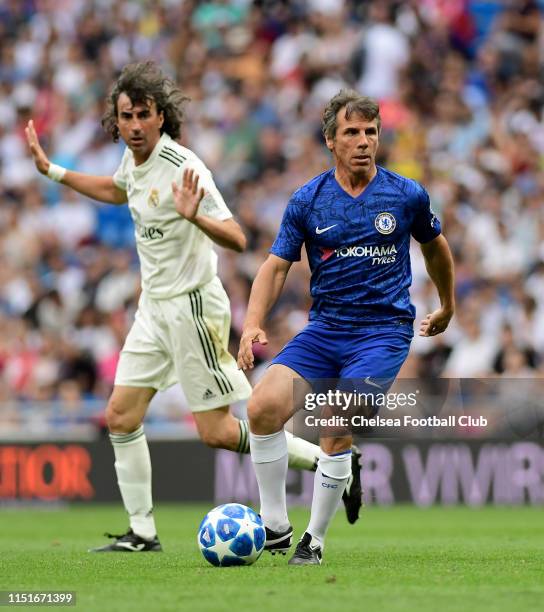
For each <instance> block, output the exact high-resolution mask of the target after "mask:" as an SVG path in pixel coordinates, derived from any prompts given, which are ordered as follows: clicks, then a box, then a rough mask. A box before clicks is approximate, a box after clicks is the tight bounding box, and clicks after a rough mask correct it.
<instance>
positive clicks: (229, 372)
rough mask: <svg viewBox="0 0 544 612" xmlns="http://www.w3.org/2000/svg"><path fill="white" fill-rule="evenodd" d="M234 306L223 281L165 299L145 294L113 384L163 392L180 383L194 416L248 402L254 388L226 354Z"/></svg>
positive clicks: (217, 279) (140, 302) (211, 282)
mask: <svg viewBox="0 0 544 612" xmlns="http://www.w3.org/2000/svg"><path fill="white" fill-rule="evenodd" d="M229 332H230V302H229V298H228V297H227V294H226V293H225V290H224V289H223V286H222V285H221V281H220V280H219V278H217V277H215V278H214V279H213V280H212V281H210V282H209V283H208V284H207V285H204V286H203V287H200V288H199V289H196V290H195V291H192V292H191V293H187V294H183V295H179V296H177V297H174V298H169V299H166V300H154V299H152V298H150V297H148V296H147V295H146V294H145V292H144V293H142V295H141V297H140V301H139V303H138V310H137V312H136V318H135V320H134V324H133V325H132V327H131V329H130V332H129V334H128V336H127V339H126V341H125V344H124V346H123V350H122V351H121V356H120V358H119V364H118V365H117V372H116V375H115V384H116V385H123V386H127V387H151V388H153V389H157V390H159V391H162V390H163V389H167V388H168V387H171V386H172V385H174V384H175V383H177V382H179V383H180V385H181V387H182V389H183V392H184V393H185V396H186V397H187V401H188V403H189V407H190V408H191V410H192V411H193V412H201V411H204V410H213V409H214V408H219V407H221V406H228V405H229V404H231V403H233V402H236V401H239V400H244V399H247V398H248V397H249V396H250V395H251V385H250V384H249V382H248V380H247V378H246V376H245V374H244V373H243V372H242V371H241V370H239V369H238V366H237V365H236V361H235V360H234V358H233V357H232V355H231V354H230V353H229V352H228V341H229Z"/></svg>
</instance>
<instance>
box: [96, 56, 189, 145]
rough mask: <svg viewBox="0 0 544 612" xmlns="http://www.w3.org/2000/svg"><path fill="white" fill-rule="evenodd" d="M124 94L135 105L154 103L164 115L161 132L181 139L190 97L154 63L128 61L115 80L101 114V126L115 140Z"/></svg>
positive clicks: (117, 138) (117, 134) (116, 140)
mask: <svg viewBox="0 0 544 612" xmlns="http://www.w3.org/2000/svg"><path fill="white" fill-rule="evenodd" d="M122 93H125V94H126V95H127V96H128V97H129V98H130V101H131V102H132V104H142V103H144V104H145V103H148V102H150V101H153V102H155V104H156V105H157V112H159V113H160V112H161V111H162V112H163V114H164V123H163V124H162V127H161V134H162V133H163V132H166V133H167V134H168V135H169V136H170V137H171V138H173V139H174V140H175V139H177V138H179V136H180V134H181V124H182V123H183V119H184V112H183V110H184V109H183V107H184V105H185V103H186V102H187V101H188V100H189V98H188V97H187V96H184V95H183V94H182V93H181V90H180V89H179V87H177V86H176V84H175V83H174V82H173V81H172V80H171V79H169V78H168V77H167V76H165V75H164V74H163V73H162V71H161V69H160V68H159V67H158V66H157V64H155V62H151V61H148V62H139V63H136V64H127V65H126V66H125V67H124V68H123V70H122V71H121V74H120V75H119V78H118V79H117V81H116V82H115V84H114V86H113V88H112V90H111V92H110V95H109V97H108V101H107V103H108V107H107V110H106V112H105V113H104V116H103V117H102V127H103V128H104V129H105V130H106V132H109V133H110V134H111V137H112V138H113V141H114V142H118V140H119V128H118V127H117V101H118V100H119V96H120V95H121V94H122Z"/></svg>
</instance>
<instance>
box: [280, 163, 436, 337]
mask: <svg viewBox="0 0 544 612" xmlns="http://www.w3.org/2000/svg"><path fill="white" fill-rule="evenodd" d="M334 172H335V169H334V168H332V169H331V170H328V171H327V172H324V173H323V174H320V175H319V176H317V177H315V178H314V179H312V180H311V181H309V182H308V183H306V184H305V185H303V186H302V187H301V188H300V189H298V190H297V191H296V192H295V193H294V194H293V196H292V197H291V199H290V200H289V203H288V205H287V208H286V209H285V213H284V215H283V219H282V222H281V226H280V229H279V232H278V235H277V237H276V240H275V241H274V244H273V245H272V248H271V249H270V252H271V253H272V254H273V255H276V256H278V257H281V258H282V259H286V260H288V261H299V260H300V250H301V247H302V245H303V244H305V246H306V251H307V253H308V260H309V263H310V269H311V272H312V277H311V282H310V292H311V295H312V297H313V304H312V308H311V311H310V320H311V321H322V322H324V323H327V324H330V325H334V326H338V325H340V326H344V327H345V326H352V327H359V326H361V325H374V324H375V325H381V324H384V323H394V322H395V321H399V320H411V321H413V319H414V316H415V308H414V306H413V305H412V304H411V302H410V295H409V291H408V289H409V287H410V284H411V282H412V272H411V267H410V236H413V237H414V238H415V239H416V240H417V241H418V242H421V243H425V242H429V241H430V240H433V238H436V236H438V235H439V234H440V222H439V221H438V219H437V218H436V216H435V215H434V213H433V211H432V209H431V205H430V202H429V195H428V194H427V192H426V191H425V189H424V188H423V187H422V186H421V185H420V184H419V183H417V182H416V181H413V180H411V179H407V178H404V177H402V176H400V175H398V174H395V173H394V172H390V171H389V170H386V169H385V168H382V167H380V166H378V171H377V174H376V176H375V177H374V178H373V179H372V181H371V182H370V183H369V184H368V186H367V187H366V189H365V190H364V192H363V193H362V194H361V195H360V196H358V197H356V198H354V197H352V196H350V195H349V194H348V193H347V192H346V191H344V190H343V189H342V187H341V186H340V185H339V183H338V182H337V180H336V178H335V176H334Z"/></svg>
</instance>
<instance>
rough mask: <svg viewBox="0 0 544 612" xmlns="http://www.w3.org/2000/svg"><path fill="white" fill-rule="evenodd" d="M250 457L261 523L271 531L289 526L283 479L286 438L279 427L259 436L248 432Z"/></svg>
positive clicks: (285, 466) (285, 468)
mask: <svg viewBox="0 0 544 612" xmlns="http://www.w3.org/2000/svg"><path fill="white" fill-rule="evenodd" d="M249 441H250V446H251V460H252V461H253V466H254V468H255V475H256V476H257V483H258V484H259V494H260V497H261V516H262V519H263V522H264V524H265V525H266V526H267V527H269V528H270V529H272V530H274V531H284V530H285V529H287V527H288V526H289V518H288V517H287V498H286V493H285V481H286V478H287V440H286V438H285V432H284V431H283V429H281V430H280V431H277V432H276V433H273V434H269V435H265V436H259V435H257V434H254V433H251V432H250V433H249Z"/></svg>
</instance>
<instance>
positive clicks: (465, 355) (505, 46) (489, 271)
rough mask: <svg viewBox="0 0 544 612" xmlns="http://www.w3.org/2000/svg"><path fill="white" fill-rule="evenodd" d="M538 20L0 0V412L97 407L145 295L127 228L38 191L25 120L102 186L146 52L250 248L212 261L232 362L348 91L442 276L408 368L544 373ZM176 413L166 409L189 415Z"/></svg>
mask: <svg viewBox="0 0 544 612" xmlns="http://www.w3.org/2000/svg"><path fill="white" fill-rule="evenodd" d="M543 8H544V2H538V1H537V0H403V1H400V0H399V1H394V0H391V1H387V0H376V1H371V0H291V1H281V0H274V1H272V0H261V1H251V0H230V1H226V0H225V1H222V0H212V1H208V2H206V1H202V2H199V1H195V0H155V1H153V2H151V1H148V0H139V1H138V0H4V2H2V3H0V405H3V406H9V405H10V402H13V401H15V400H19V401H21V400H23V401H26V402H34V401H54V402H60V403H63V404H65V405H67V406H72V405H77V404H78V401H79V400H80V399H82V398H83V399H90V400H96V401H97V402H98V404H100V405H102V406H103V400H104V398H106V397H107V396H108V394H109V392H110V390H111V386H112V382H113V379H114V373H115V366H116V361H117V358H118V353H119V349H120V347H121V346H122V342H123V339H124V337H125V335H126V333H127V330H128V329H129V327H130V325H131V322H132V318H133V315H134V311H135V308H136V304H137V298H138V292H139V276H138V262H137V258H136V255H135V251H134V238H133V227H132V223H131V220H130V217H129V213H128V210H127V207H126V206H121V207H119V206H107V205H102V204H97V203H95V202H92V201H90V200H88V199H85V198H84V197H81V196H79V195H77V194H75V193H74V192H72V191H70V190H68V189H66V188H63V187H62V186H60V185H58V184H56V183H52V182H50V181H48V180H47V179H44V178H43V177H40V176H39V175H38V174H37V172H36V170H35V168H34V166H33V164H32V161H31V159H30V157H29V154H28V151H27V147H26V142H25V139H24V126H25V124H26V122H27V121H28V120H29V119H30V118H33V119H34V122H35V125H36V128H37V131H38V133H39V136H40V139H41V141H42V143H43V145H44V148H45V149H46V151H47V152H48V154H49V155H50V157H51V159H52V160H53V161H54V162H56V163H58V164H61V165H64V166H67V167H69V168H72V169H77V170H79V171H82V172H89V173H93V174H109V175H111V174H112V173H113V172H114V171H115V169H116V167H117V164H118V162H119V160H120V157H121V154H122V150H123V146H122V144H113V143H112V142H111V141H110V139H109V137H108V136H107V135H106V134H105V133H104V132H103V130H102V128H101V126H100V118H101V115H102V112H103V110H104V99H105V97H106V95H107V92H108V89H109V87H110V86H111V84H112V82H113V81H114V79H115V78H116V75H117V74H118V73H119V71H120V69H121V68H122V66H123V65H124V64H126V63H128V62H131V61H137V60H143V59H153V60H155V61H157V62H158V63H159V64H160V65H161V66H162V67H163V68H164V70H165V71H166V72H167V73H168V74H170V75H171V76H172V77H174V78H175V79H176V80H177V82H178V83H179V84H180V85H181V87H182V89H183V91H184V93H186V94H187V95H188V96H190V98H191V100H192V101H191V103H190V104H189V106H188V108H187V111H188V112H187V121H186V124H185V127H184V131H183V138H182V144H184V145H185V146H188V147H190V148H191V149H193V150H194V151H195V152H196V153H197V154H198V155H199V156H200V157H201V158H202V159H203V160H204V161H205V163H206V164H207V165H208V166H209V167H210V169H211V170H212V171H213V173H214V177H215V180H216V183H217V184H218V186H219V188H220V190H221V191H222V193H223V194H224V196H225V199H226V201H227V203H228V205H229V206H230V208H231V210H232V211H233V213H234V214H235V215H236V217H237V219H238V220H239V221H240V223H241V224H242V225H243V227H244V230H245V232H246V234H247V236H248V244H249V247H248V250H247V251H246V252H245V253H244V254H242V255H238V254H235V253H232V252H221V255H220V275H221V278H222V280H223V283H224V285H225V287H226V289H227V292H228V294H229V296H230V299H231V304H232V351H233V352H234V353H236V351H237V343H238V338H239V334H240V330H241V325H242V322H243V318H244V314H245V307H246V304H247V300H248V295H249V290H250V286H251V282H252V279H253V278H254V275H255V273H256V271H257V269H258V267H259V265H260V264H261V263H262V262H263V260H264V258H265V257H266V255H267V252H268V249H269V247H270V245H271V242H272V240H273V238H274V235H275V232H276V230H277V228H278V225H279V221H280V219H281V215H282V212H283V209H284V207H285V205H286V203H287V201H288V199H289V196H290V194H291V193H292V192H293V191H294V190H295V189H296V188H297V187H298V186H299V185H301V184H302V183H303V182H305V181H306V180H308V179H309V178H311V177H313V176H315V175H316V174H319V173H320V172H322V171H323V170H324V169H326V168H327V167H329V166H330V164H331V159H330V157H329V154H328V151H327V150H326V148H325V147H324V143H323V140H322V136H321V131H320V120H321V113H322V110H323V107H324V104H325V103H326V102H327V100H328V99H329V98H330V97H331V96H332V95H334V94H335V93H336V92H337V91H338V90H339V89H340V88H341V87H344V86H351V87H354V88H357V89H358V90H359V91H361V92H362V93H364V94H366V95H370V96H373V97H375V98H377V99H378V100H379V102H380V107H381V115H382V124H383V131H382V134H381V149H380V153H379V163H381V164H383V165H385V166H386V167H388V168H389V169H391V170H393V171H396V172H399V173H400V174H403V175H405V176H409V177H412V178H414V179H416V180H418V181H420V182H421V183H422V184H423V185H424V186H425V187H426V188H427V190H428V191H429V193H430V195H431V200H432V203H433V208H434V209H435V211H436V212H437V214H438V216H439V217H440V219H441V221H442V226H443V230H444V233H445V235H446V237H447V239H448V240H449V243H450V245H451V248H452V250H453V253H454V257H455V262H456V274H457V302H458V306H457V315H456V318H455V320H454V321H453V322H452V324H451V327H450V329H449V330H448V331H447V333H445V334H444V335H443V336H439V337H437V338H435V339H423V338H417V336H416V338H415V340H414V343H413V350H412V353H411V356H410V358H409V360H408V362H407V363H406V366H405V368H404V370H403V375H404V376H419V375H425V376H441V375H442V376H451V377H478V376H494V375H502V376H504V377H509V378H517V377H538V376H541V375H542V374H543V373H544V206H543V201H544V173H543V172H542V170H543V168H542V166H543V162H544V80H543V77H544V70H543V69H544V36H543V35H542V23H543V13H542V10H543ZM412 262H413V273H414V284H413V289H412V300H413V302H414V303H415V305H416V307H417V316H418V319H419V318H421V317H423V316H425V314H426V313H427V312H430V311H431V310H432V309H434V308H435V307H436V306H437V298H436V296H435V293H436V292H435V290H434V287H433V286H432V284H431V283H430V281H429V280H428V279H427V276H426V273H425V271H424V264H423V260H422V258H421V255H420V252H419V249H418V248H417V246H416V247H415V248H414V249H413V257H412ZM308 283H309V272H308V269H307V264H306V263H305V261H302V262H301V263H300V264H297V265H295V266H294V267H293V268H292V270H291V272H290V275H289V278H288V280H287V284H286V288H285V291H284V293H283V295H282V298H281V300H280V302H279V304H278V305H277V307H276V308H275V309H274V312H273V314H272V317H271V319H270V322H269V331H270V340H271V341H270V344H269V345H268V346H267V347H265V348H263V347H256V351H257V353H258V361H259V362H260V363H266V361H267V359H269V358H270V357H271V356H272V355H273V354H274V353H275V352H276V351H277V350H279V348H281V346H282V345H283V343H284V342H285V341H286V340H287V339H289V338H290V337H291V336H292V335H293V334H294V333H296V332H297V331H298V330H299V329H300V328H301V327H302V326H303V325H304V323H305V321H306V317H307V310H308V308H309V305H310V297H309V293H308ZM180 401H181V400H180ZM180 401H178V399H177V396H176V399H175V400H174V401H172V402H171V403H168V402H166V404H165V406H166V407H165V408H163V410H165V411H166V412H172V414H178V415H182V411H180V410H179V408H180V405H179V404H180ZM0 412H2V410H1V409H0ZM8 412H9V410H8V408H4V409H3V414H4V416H5V415H6V414H8ZM178 418H183V417H182V416H179V417H178Z"/></svg>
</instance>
